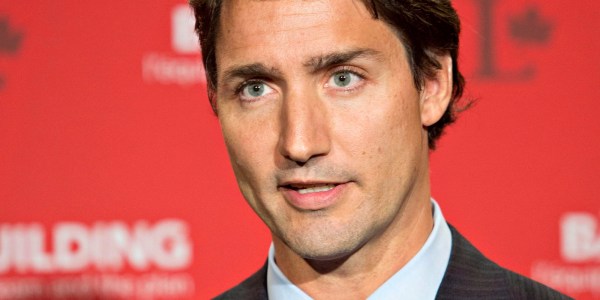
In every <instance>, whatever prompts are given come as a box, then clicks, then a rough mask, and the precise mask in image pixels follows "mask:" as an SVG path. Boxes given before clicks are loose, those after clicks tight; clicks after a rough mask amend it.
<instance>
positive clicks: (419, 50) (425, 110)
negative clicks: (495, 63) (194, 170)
mask: <svg viewBox="0 0 600 300" xmlns="http://www.w3.org/2000/svg"><path fill="white" fill-rule="evenodd" d="M191 4H192V7H193V8H194V11H195V15H196V18H197V23H196V29H197V31H198V32H199V34H200V40H201V45H202V52H203V56H204V57H203V59H204V64H205V67H206V71H207V78H208V90H209V98H210V101H211V104H212V106H213V108H214V110H215V112H216V113H217V115H218V118H219V121H220V124H221V127H222V131H223V136H224V138H225V142H226V145H227V149H228V151H229V155H230V159H231V164H232V166H233V169H234V172H235V175H236V178H237V181H238V184H239V187H240V190H241V192H242V194H243V195H244V197H245V198H246V200H247V201H248V203H249V204H250V206H252V208H253V209H254V210H255V211H256V213H257V214H258V216H259V217H260V218H261V219H262V220H263V221H264V222H265V224H266V225H267V226H268V227H269V229H270V231H271V233H272V239H273V245H272V246H271V250H270V253H269V256H268V261H267V263H266V264H265V266H264V267H263V268H262V269H261V270H259V271H258V272H257V273H256V274H254V275H252V276H251V277H250V278H249V279H248V280H246V281H245V282H243V283H241V284H240V285H238V286H237V287H235V288H233V289H232V290H230V291H228V292H226V293H224V294H222V295H221V296H219V298H221V299H267V298H271V299H310V298H315V299H365V298H370V299H433V298H436V297H437V298H440V299H449V298H458V299H464V298H484V299H488V298H494V299H496V298H497V299H505V298H508V299H526V298H527V299H562V298H566V297H564V296H562V295H560V294H559V293H557V292H556V291H553V290H551V289H549V288H547V287H545V286H543V285H541V284H539V283H535V282H533V281H531V280H529V279H526V278H524V277H521V276H519V275H517V274H515V273H512V272H510V271H508V270H505V269H502V268H500V267H498V266H497V265H496V264H494V263H492V262H491V261H489V260H487V259H486V258H485V257H483V256H482V255H481V254H480V253H479V252H478V251H477V250H476V249H475V248H473V246H472V245H471V244H470V243H469V242H467V241H466V240H465V239H464V238H463V237H462V236H461V235H460V234H459V233H458V232H457V231H456V230H455V229H453V228H452V227H450V226H449V225H448V224H447V223H446V221H445V220H444V218H443V215H442V211H441V210H440V208H439V206H438V205H437V204H436V203H435V201H433V200H432V199H431V196H430V186H429V163H428V154H429V151H430V149H433V148H434V146H435V141H436V139H437V138H438V137H439V136H440V135H441V133H442V131H443V128H444V126H446V125H447V124H449V123H451V122H452V121H453V120H454V117H455V102H456V101H457V99H459V97H460V96H461V93H462V89H463V84H464V83H463V79H462V76H461V75H460V72H459V71H458V66H457V63H456V62H457V53H458V35H459V30H460V29H459V28H460V26H459V20H458V17H457V15H456V12H455V11H454V9H453V8H452V7H451V5H450V3H449V1H444V0H419V1H417V0H406V1H399V0H391V1H390V0H388V1H384V0H373V1H366V0H363V1H361V0H322V1H316V0H307V1H306V0H305V1H293V0H270V1H264V0H263V1H261V0H227V1H215V0H212V1H211V0H192V1H191Z"/></svg>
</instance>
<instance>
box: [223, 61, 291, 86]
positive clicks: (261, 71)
mask: <svg viewBox="0 0 600 300" xmlns="http://www.w3.org/2000/svg"><path fill="white" fill-rule="evenodd" d="M236 77H237V78H249V77H262V78H272V77H275V78H281V77H283V72H281V71H280V70H279V69H277V68H268V67H267V66H265V65H264V64H262V63H255V64H249V65H242V66H233V67H231V68H229V69H227V70H225V71H224V72H223V81H224V82H228V81H230V80H232V79H233V78H236Z"/></svg>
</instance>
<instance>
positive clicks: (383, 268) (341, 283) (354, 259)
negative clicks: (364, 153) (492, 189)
mask: <svg viewBox="0 0 600 300" xmlns="http://www.w3.org/2000/svg"><path fill="white" fill-rule="evenodd" d="M425 173H428V172H425ZM423 175H425V178H429V177H428V174H423ZM421 183H422V184H417V185H415V186H414V190H412V191H411V192H410V193H409V195H408V196H407V197H406V198H405V199H404V204H403V206H402V209H401V210H400V211H399V212H398V214H397V215H396V217H395V218H394V219H393V220H392V222H391V223H390V224H389V226H388V227H386V229H385V230H384V231H383V232H381V233H380V234H378V235H376V236H374V237H373V238H372V239H370V240H369V241H367V242H366V243H365V244H364V245H363V246H362V247H360V248H359V249H357V250H356V251H355V252H353V253H352V254H350V255H348V256H345V257H341V258H337V259H334V260H328V261H323V260H309V259H305V258H302V257H300V256H298V255H297V254H296V253H295V252H294V251H293V250H291V249H290V248H289V247H288V246H287V245H285V244H284V243H283V242H282V241H281V240H280V239H278V238H277V237H275V236H273V243H274V245H275V257H276V260H277V265H278V266H279V268H280V269H281V270H282V272H283V273H284V274H285V275H286V276H287V277H288V279H289V280H290V281H291V282H292V283H294V284H295V285H296V286H297V287H299V288H300V289H302V290H303V291H304V292H306V293H307V294H308V295H310V296H311V297H313V298H314V299H321V298H322V299H331V298H336V299H337V298H341V299H365V298H367V297H368V296H369V295H371V294H372V293H373V292H374V291H375V290H376V289H377V288H378V287H379V286H381V285H382V284H383V283H384V282H385V281H387V280H388V279H389V278H390V277H391V276H392V275H394V274H395V273H396V272H398V271H399V270H400V269H401V268H402V267H404V266H405V265H406V264H407V263H408V262H409V261H410V259H412V258H413V257H414V256H415V255H416V254H417V253H418V251H419V250H420V249H421V248H422V246H423V245H424V244H425V242H426V240H427V238H428V236H429V234H430V233H431V230H432V228H433V216H432V207H431V202H430V191H429V181H428V180H422V181H421Z"/></svg>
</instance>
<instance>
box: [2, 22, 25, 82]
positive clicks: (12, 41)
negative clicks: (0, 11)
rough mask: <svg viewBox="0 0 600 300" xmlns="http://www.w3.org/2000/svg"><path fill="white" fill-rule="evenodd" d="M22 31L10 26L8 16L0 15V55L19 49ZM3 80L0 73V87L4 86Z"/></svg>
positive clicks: (13, 53)
mask: <svg viewBox="0 0 600 300" xmlns="http://www.w3.org/2000/svg"><path fill="white" fill-rule="evenodd" d="M22 41H23V33H22V32H19V31H17V30H15V29H14V28H12V27H11V26H10V23H9V22H8V17H6V16H4V17H0V55H15V54H16V53H17V52H18V51H19V49H21V42H22ZM4 84H5V80H4V78H3V77H2V74H0V89H2V88H3V87H4Z"/></svg>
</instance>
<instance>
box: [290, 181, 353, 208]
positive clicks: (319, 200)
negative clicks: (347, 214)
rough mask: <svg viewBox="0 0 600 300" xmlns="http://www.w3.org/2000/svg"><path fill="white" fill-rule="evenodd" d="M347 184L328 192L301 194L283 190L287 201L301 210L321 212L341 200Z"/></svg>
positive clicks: (339, 185)
mask: <svg viewBox="0 0 600 300" xmlns="http://www.w3.org/2000/svg"><path fill="white" fill-rule="evenodd" d="M346 185H347V183H343V184H338V185H336V186H335V187H334V188H332V189H330V190H328V191H322V192H315V193H306V194H300V193H299V192H298V191H296V190H292V189H287V188H282V190H283V194H284V197H285V199H286V200H287V201H288V203H290V204H291V205H292V206H294V207H295V208H298V209H300V210H321V209H325V208H327V207H330V206H332V205H333V204H335V202H337V200H338V199H339V198H340V196H341V193H342V191H343V190H344V189H345V188H346Z"/></svg>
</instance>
